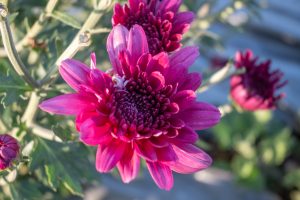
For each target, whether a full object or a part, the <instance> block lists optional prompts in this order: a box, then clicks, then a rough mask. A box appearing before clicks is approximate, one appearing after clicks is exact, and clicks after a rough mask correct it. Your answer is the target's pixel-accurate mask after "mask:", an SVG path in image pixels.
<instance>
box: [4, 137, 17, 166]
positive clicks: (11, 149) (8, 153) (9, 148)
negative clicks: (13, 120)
mask: <svg viewBox="0 0 300 200" xmlns="http://www.w3.org/2000/svg"><path fill="white" fill-rule="evenodd" d="M18 154H19V144H18V141H17V140H16V139H15V138H13V137H12V136H10V135H8V134H0V170H4V169H6V168H7V167H9V166H10V165H11V163H12V161H13V160H14V159H15V158H16V157H17V155H18Z"/></svg>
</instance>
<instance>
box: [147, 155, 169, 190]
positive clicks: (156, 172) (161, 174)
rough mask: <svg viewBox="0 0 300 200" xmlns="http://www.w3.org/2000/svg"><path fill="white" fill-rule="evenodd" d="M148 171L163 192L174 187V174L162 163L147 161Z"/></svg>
mask: <svg viewBox="0 0 300 200" xmlns="http://www.w3.org/2000/svg"><path fill="white" fill-rule="evenodd" d="M146 164H147V167H148V170H149V172H150V175H151V177H152V178H153V180H154V182H155V183H156V185H157V186H158V187H159V188H160V189H163V190H170V189H171V188H172V187H173V182H174V181H173V174H172V171H171V169H170V167H168V166H166V165H164V164H162V163H160V162H150V161H146Z"/></svg>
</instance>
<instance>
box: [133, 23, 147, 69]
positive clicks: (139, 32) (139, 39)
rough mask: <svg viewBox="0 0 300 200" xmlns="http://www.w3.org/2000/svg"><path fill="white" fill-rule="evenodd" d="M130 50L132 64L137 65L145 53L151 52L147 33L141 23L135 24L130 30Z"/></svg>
mask: <svg viewBox="0 0 300 200" xmlns="http://www.w3.org/2000/svg"><path fill="white" fill-rule="evenodd" d="M128 51H129V53H130V64H131V65H136V64H137V61H138V59H139V58H140V57H141V56H142V55H143V54H147V53H149V49H148V42H147V37H146V34H145V32H144V29H143V28H142V27H141V26H139V25H134V26H133V27H132V28H131V29H130V31H129V38H128Z"/></svg>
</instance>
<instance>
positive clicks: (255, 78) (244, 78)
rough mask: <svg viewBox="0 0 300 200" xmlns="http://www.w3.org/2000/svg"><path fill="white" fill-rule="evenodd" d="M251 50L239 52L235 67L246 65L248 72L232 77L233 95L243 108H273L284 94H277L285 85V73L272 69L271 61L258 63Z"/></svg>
mask: <svg viewBox="0 0 300 200" xmlns="http://www.w3.org/2000/svg"><path fill="white" fill-rule="evenodd" d="M257 60H258V58H257V57H254V55H253V53H252V51H251V50H247V51H246V52H245V53H244V54H243V53H242V52H237V53H236V56H235V67H236V68H237V69H238V68H242V67H244V68H245V70H246V72H245V73H244V74H241V75H235V76H232V77H231V81H230V85H231V91H230V93H231V97H232V99H233V100H234V101H235V102H236V103H237V104H238V105H239V106H241V107H242V108H243V109H245V110H249V111H255V110H262V109H272V108H274V107H275V106H276V103H277V101H278V100H280V99H281V98H282V97H283V96H284V94H282V93H281V94H279V95H276V94H275V92H276V90H277V89H279V88H281V87H283V86H284V85H285V84H286V83H287V81H284V82H282V77H283V73H282V72H281V71H280V70H275V71H272V72H271V71H270V65H271V61H270V60H267V61H264V62H261V63H257Z"/></svg>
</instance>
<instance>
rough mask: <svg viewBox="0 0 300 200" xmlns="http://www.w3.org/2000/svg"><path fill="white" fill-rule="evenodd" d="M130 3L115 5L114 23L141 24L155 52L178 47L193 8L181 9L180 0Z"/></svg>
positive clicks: (132, 0) (191, 16)
mask: <svg viewBox="0 0 300 200" xmlns="http://www.w3.org/2000/svg"><path fill="white" fill-rule="evenodd" d="M128 4H129V5H127V4H125V5H124V6H121V5H120V4H119V3H117V4H116V5H115V7H114V14H113V18H112V24H113V26H116V25H118V24H122V25H124V26H126V27H127V28H128V30H129V29H130V28H131V27H132V26H133V25H135V24H138V25H140V26H142V27H143V29H144V31H145V33H146V35H147V40H148V45H149V51H150V53H151V54H152V55H155V54H158V53H160V52H162V51H165V52H172V51H174V50H176V49H178V48H179V47H180V46H181V44H180V42H181V40H182V34H184V33H185V32H186V31H187V30H188V29H189V27H190V23H191V22H192V21H193V19H194V14H193V13H192V12H188V11H187V12H178V9H179V7H180V5H181V0H161V1H160V0H150V1H149V0H129V1H128Z"/></svg>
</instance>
